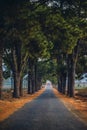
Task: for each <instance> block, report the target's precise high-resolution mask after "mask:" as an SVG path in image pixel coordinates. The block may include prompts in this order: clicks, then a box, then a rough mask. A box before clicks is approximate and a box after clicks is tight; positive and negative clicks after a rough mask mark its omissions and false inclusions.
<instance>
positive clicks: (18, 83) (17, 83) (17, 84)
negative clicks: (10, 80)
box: [13, 72, 20, 98]
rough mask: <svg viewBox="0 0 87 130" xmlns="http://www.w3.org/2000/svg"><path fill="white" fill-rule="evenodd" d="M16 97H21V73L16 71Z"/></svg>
mask: <svg viewBox="0 0 87 130" xmlns="http://www.w3.org/2000/svg"><path fill="white" fill-rule="evenodd" d="M13 97H14V98H19V97H20V73H19V72H16V73H15V74H14V93H13Z"/></svg>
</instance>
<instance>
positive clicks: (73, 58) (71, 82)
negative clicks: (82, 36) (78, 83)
mask: <svg viewBox="0 0 87 130" xmlns="http://www.w3.org/2000/svg"><path fill="white" fill-rule="evenodd" d="M78 50H79V40H78V42H77V45H76V46H75V48H74V50H73V52H72V54H70V55H69V56H68V95H69V96H70V97H74V86H75V68H76V63H77V58H78Z"/></svg>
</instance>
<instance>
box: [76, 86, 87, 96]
mask: <svg viewBox="0 0 87 130" xmlns="http://www.w3.org/2000/svg"><path fill="white" fill-rule="evenodd" d="M76 91H78V93H77V95H80V96H87V88H82V89H76Z"/></svg>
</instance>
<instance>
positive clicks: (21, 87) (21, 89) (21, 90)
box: [20, 78, 23, 96]
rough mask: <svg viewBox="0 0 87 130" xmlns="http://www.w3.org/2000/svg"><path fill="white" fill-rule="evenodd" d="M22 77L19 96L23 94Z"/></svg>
mask: <svg viewBox="0 0 87 130" xmlns="http://www.w3.org/2000/svg"><path fill="white" fill-rule="evenodd" d="M22 81H23V80H22V78H20V96H23V85H22Z"/></svg>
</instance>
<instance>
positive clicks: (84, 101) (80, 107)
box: [53, 88, 87, 124]
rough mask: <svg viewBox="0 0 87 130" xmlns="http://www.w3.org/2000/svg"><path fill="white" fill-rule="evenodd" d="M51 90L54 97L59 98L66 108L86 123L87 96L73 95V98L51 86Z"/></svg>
mask: <svg viewBox="0 0 87 130" xmlns="http://www.w3.org/2000/svg"><path fill="white" fill-rule="evenodd" d="M53 92H54V94H55V95H56V97H58V98H60V100H61V101H62V102H63V103H64V105H65V106H66V107H67V108H68V110H70V111H72V112H73V113H74V114H75V115H76V116H77V117H78V118H79V119H81V120H82V121H83V122H84V123H85V124H87V97H81V96H75V98H69V97H68V96H66V95H63V94H61V93H59V92H58V91H57V90H56V89H55V88H53Z"/></svg>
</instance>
